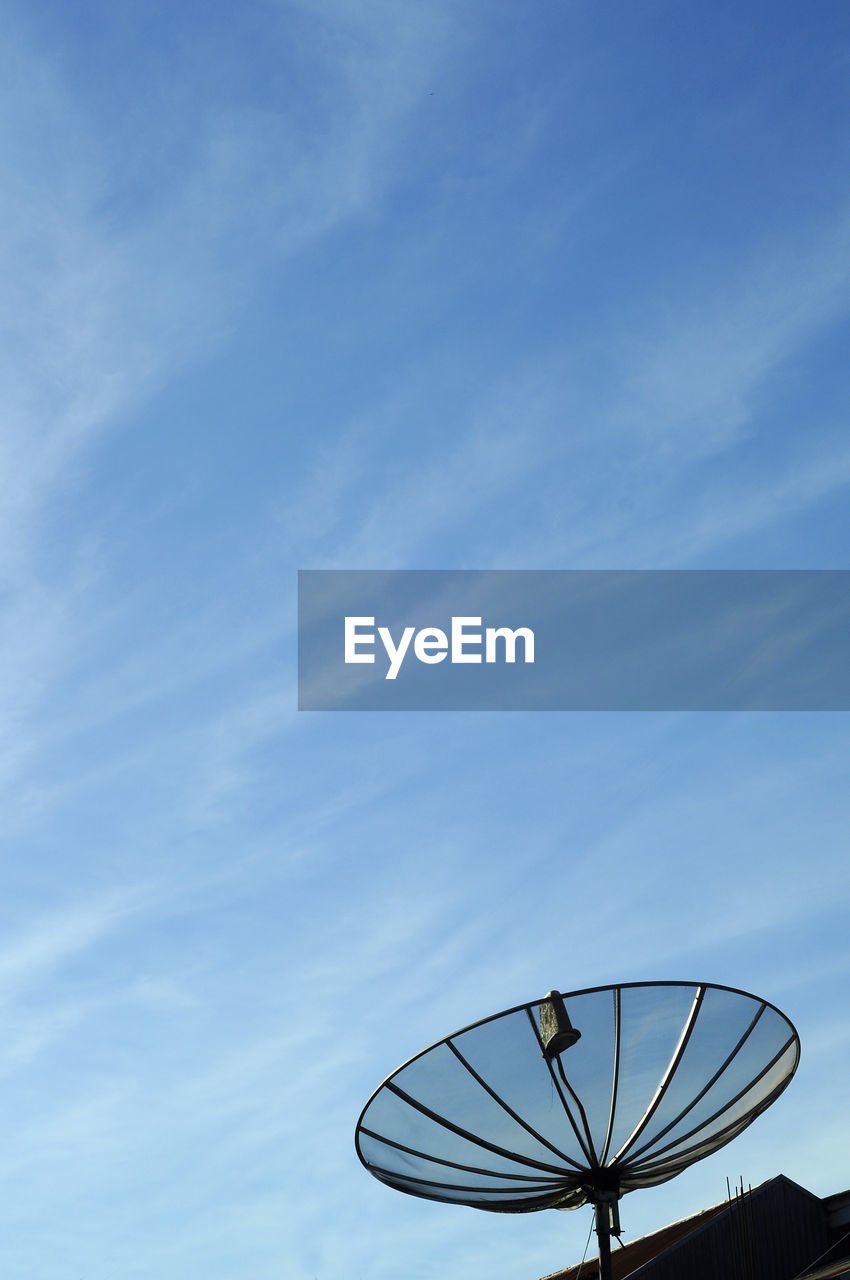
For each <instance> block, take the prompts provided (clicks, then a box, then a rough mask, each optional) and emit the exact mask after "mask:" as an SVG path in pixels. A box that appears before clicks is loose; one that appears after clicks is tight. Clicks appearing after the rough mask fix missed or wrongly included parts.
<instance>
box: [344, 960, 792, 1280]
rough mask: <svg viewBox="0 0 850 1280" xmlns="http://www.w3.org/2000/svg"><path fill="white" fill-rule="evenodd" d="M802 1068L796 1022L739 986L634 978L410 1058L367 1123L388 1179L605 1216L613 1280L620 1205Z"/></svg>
mask: <svg viewBox="0 0 850 1280" xmlns="http://www.w3.org/2000/svg"><path fill="white" fill-rule="evenodd" d="M799 1060H800V1041H799V1037H798V1036H797V1032H796V1031H795V1030H794V1027H793V1026H792V1025H791V1023H790V1022H789V1021H788V1019H787V1018H786V1017H785V1015H784V1014H782V1013H780V1012H779V1010H778V1009H776V1008H775V1007H774V1006H773V1005H772V1004H769V1003H768V1001H766V1000H761V999H759V998H758V997H757V996H752V995H748V994H747V993H746V992H745V991H737V990H735V989H734V988H732V987H722V986H716V985H714V984H713V983H693V982H652V983H648V982H630V983H622V984H621V985H619V986H616V987H593V988H590V989H588V990H585V991H574V992H571V993H570V994H569V995H561V994H560V992H558V991H550V992H549V993H548V995H546V996H545V997H544V999H542V1000H533V1001H531V1003H530V1004H521V1005H517V1006H516V1007H515V1008H513V1009H506V1010H505V1011H504V1012H503V1013H497V1014H494V1015H493V1016H491V1017H489V1018H484V1019H482V1020H481V1021H480V1022H474V1023H473V1024H472V1025H471V1026H469V1027H464V1028H463V1029H462V1030H460V1031H456V1032H454V1033H453V1034H452V1035H450V1036H447V1037H446V1038H445V1040H440V1041H439V1042H438V1043H437V1044H434V1045H432V1046H431V1047H430V1048H428V1049H425V1050H423V1051H422V1052H421V1053H419V1054H417V1055H416V1056H415V1057H413V1058H411V1059H410V1060H409V1061H408V1062H405V1063H404V1064H403V1065H402V1066H400V1067H399V1068H398V1070H396V1071H394V1072H393V1073H392V1075H390V1076H388V1077H387V1079H386V1080H385V1081H384V1083H383V1084H382V1085H380V1086H379V1088H378V1089H376V1091H375V1092H374V1093H373V1094H372V1097H371V1098H370V1099H369V1101H368V1102H367V1103H366V1106H365V1107H364V1108H363V1112H362V1113H361V1116H360V1119H359V1120H358V1122H357V1132H356V1136H355V1144H356V1147H357V1154H358V1156H359V1157H360V1160H361V1161H362V1163H363V1164H364V1165H365V1167H366V1168H367V1169H368V1170H369V1172H370V1173H371V1174H373V1175H374V1176H375V1177H376V1178H378V1179H380V1181H381V1182H386V1183H387V1184H388V1185H389V1186H391V1187H395V1188H396V1189H397V1190H398V1191H406V1192H407V1193H408V1194H409V1195H414V1196H424V1197H425V1198H426V1199H428V1200H443V1201H446V1202H450V1203H452V1204H464V1205H469V1206H471V1207H472V1208H475V1209H487V1210H490V1211H491V1212H495V1213H528V1212H531V1211H533V1210H535V1209H577V1208H579V1206H581V1205H585V1204H589V1205H592V1206H593V1209H594V1213H595V1219H596V1233H597V1235H598V1237H599V1275H600V1280H610V1276H611V1239H610V1238H611V1235H612V1234H613V1235H619V1233H620V1224H619V1215H618V1201H619V1199H620V1197H621V1196H623V1195H625V1194H626V1192H628V1191H637V1190H638V1189H639V1188H641V1187H653V1186H656V1185H657V1184H658V1183H660V1182H666V1181H667V1180H668V1179H669V1178H674V1177H675V1176H676V1174H678V1173H681V1172H682V1171H683V1170H684V1169H686V1168H687V1167H688V1165H690V1164H693V1163H694V1162H695V1161H696V1160H701V1159H702V1158H703V1157H704V1156H707V1155H711V1153H712V1152H714V1151H716V1150H717V1149H718V1148H719V1147H722V1146H724V1145H725V1143H727V1142H731V1140H732V1139H733V1138H735V1137H737V1135H738V1134H739V1133H741V1132H742V1130H744V1129H746V1127H747V1125H749V1124H751V1123H752V1121H753V1120H755V1118H756V1116H758V1115H760V1114H761V1112H762V1111H764V1110H765V1109H766V1108H767V1107H769V1106H770V1104H771V1102H773V1101H774V1099H776V1098H778V1097H779V1095H780V1093H782V1091H783V1089H784V1088H785V1086H786V1085H787V1084H788V1081H789V1080H790V1079H791V1077H792V1075H793V1074H794V1072H795V1070H796V1069H797V1063H798V1062H799Z"/></svg>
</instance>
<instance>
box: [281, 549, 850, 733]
mask: <svg viewBox="0 0 850 1280" xmlns="http://www.w3.org/2000/svg"><path fill="white" fill-rule="evenodd" d="M298 699H299V701H298V705H299V707H300V709H301V710H305V711H677V710H678V711H846V710H850V571H846V570H728V571H727V570H623V571H619V570H509V569H499V570H445V571H444V570H404V571H387V572H382V571H380V570H302V571H301V572H300V573H299V575H298Z"/></svg>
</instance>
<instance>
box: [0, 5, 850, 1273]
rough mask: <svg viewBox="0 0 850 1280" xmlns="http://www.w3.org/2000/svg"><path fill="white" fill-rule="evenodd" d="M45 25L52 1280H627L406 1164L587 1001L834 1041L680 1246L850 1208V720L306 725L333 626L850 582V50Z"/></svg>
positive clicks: (6, 621) (26, 804) (705, 1167)
mask: <svg viewBox="0 0 850 1280" xmlns="http://www.w3.org/2000/svg"><path fill="white" fill-rule="evenodd" d="M4 9H5V12H4V32H5V35H6V39H5V40H4V45H3V50H2V54H0V58H2V64H3V65H2V74H0V97H2V108H3V114H4V120H5V127H4V129H3V131H2V140H0V165H2V181H0V206H1V207H2V217H3V225H4V235H3V236H2V239H0V258H2V278H3V284H4V288H3V297H4V302H5V306H4V319H3V339H4V340H3V342H2V345H1V346H0V361H2V365H1V366H0V378H2V392H3V395H2V403H3V406H4V408H3V414H2V436H0V447H2V453H0V460H2V466H3V476H4V482H3V485H2V508H0V535H1V536H0V575H2V580H1V581H0V591H2V609H3V614H2V617H3V626H2V630H0V697H2V717H0V785H2V791H3V796H2V807H0V815H2V816H0V829H2V846H3V850H4V853H3V859H2V864H0V867H1V868H2V869H1V870H0V874H2V894H0V924H1V925H2V928H1V929H0V993H2V1026H0V1075H2V1081H1V1082H0V1083H2V1089H0V1113H1V1114H2V1132H3V1145H2V1152H0V1189H1V1190H2V1194H0V1257H2V1259H3V1272H4V1274H5V1275H8V1276H12V1277H18V1276H20V1277H22V1278H23V1277H27V1280H67V1278H69V1277H70V1278H72V1280H76V1278H77V1277H80V1278H81V1280H82V1278H85V1280H101V1278H103V1280H106V1278H107V1277H110V1278H111V1277H113V1276H115V1275H116V1274H121V1275H122V1276H124V1277H125V1278H126V1280H136V1278H137V1277H138V1278H139V1280H141V1278H142V1277H144V1278H145V1280H149V1277H151V1276H167V1277H171V1278H173V1280H184V1278H186V1280H189V1278H194V1277H197V1276H204V1277H205V1280H222V1278H224V1277H232V1276H234V1275H239V1276H242V1277H250V1280H271V1278H272V1277H275V1278H279V1277H286V1278H287V1280H289V1278H292V1280H330V1278H331V1277H334V1278H336V1277H350V1278H351V1280H360V1278H361V1277H363V1278H364V1280H365V1277H367V1276H368V1277H369V1280H395V1277H397V1276H398V1275H399V1274H401V1273H402V1272H403V1273H404V1274H405V1275H406V1276H408V1277H410V1280H425V1277H432V1276H433V1275H435V1274H440V1275H444V1276H452V1277H454V1276H457V1277H461V1276H467V1275H470V1274H473V1275H474V1274H481V1273H482V1272H483V1271H485V1270H486V1272H487V1274H488V1275H489V1276H492V1277H493V1280H516V1278H517V1277H520V1276H528V1277H530V1278H533V1277H536V1276H541V1275H543V1274H545V1273H546V1272H549V1271H553V1270H555V1269H556V1268H557V1267H559V1266H563V1265H566V1264H567V1263H568V1262H571V1261H575V1260H577V1259H578V1258H579V1257H580V1256H581V1253H582V1250H583V1248H584V1243H585V1240H586V1237H587V1232H588V1229H589V1226H590V1222H589V1215H588V1214H587V1213H586V1212H582V1213H575V1214H554V1213H545V1214H538V1215H530V1216H529V1217H523V1218H514V1217H506V1218H501V1217H498V1216H491V1215H485V1214H478V1213H475V1212H474V1211H471V1210H465V1209H457V1208H452V1207H444V1206H439V1205H432V1204H428V1203H426V1202H420V1201H415V1200H412V1199H410V1198H408V1197H405V1196H401V1195H397V1194H395V1193H394V1192H392V1191H390V1190H388V1189H387V1188H385V1187H383V1186H381V1185H379V1184H378V1183H377V1182H375V1181H374V1180H373V1179H370V1178H369V1177H368V1176H367V1175H366V1174H365V1173H364V1172H363V1170H362V1169H361V1168H360V1166H359V1164H358V1163H357V1160H356V1156H355V1153H354V1147H353V1131H354V1125H355V1122H356V1119H357V1116H358V1114H359V1111H360V1108H361V1107H362V1105H363V1103H364V1102H365V1101H366V1099H367V1097H368V1096H369V1094H370V1092H371V1091H372V1089H373V1088H374V1087H375V1086H376V1085H377V1084H378V1083H379V1082H380V1080H381V1079H382V1078H383V1076H384V1075H385V1074H387V1073H388V1072H389V1071H390V1070H392V1069H393V1068H394V1067H395V1066H397V1065H398V1064H399V1063H400V1062H401V1061H402V1060H403V1059H404V1058H406V1057H408V1056H409V1055H410V1054H412V1053H414V1052H416V1051H417V1050H419V1049H420V1048H423V1047H424V1046H425V1045H426V1044H428V1043H430V1042H431V1041H433V1040H436V1039H439V1038H440V1037H442V1036H443V1035H445V1034H447V1033H448V1032H449V1031H451V1030H453V1029H455V1028H457V1027H459V1026H461V1025H463V1024H466V1023H468V1022H470V1021H473V1020H475V1019H477V1018H479V1017H483V1016H485V1015H486V1014H489V1013H491V1012H494V1011H496V1010H498V1009H500V1008H504V1007H507V1006H509V1005H511V1004H514V1003H518V1002H521V1001H525V1000H532V999H536V998H538V997H539V996H541V995H542V994H544V993H545V992H546V991H547V990H549V989H550V988H551V987H553V986H557V987H560V988H561V989H562V990H565V991H568V990H570V989H574V988H577V987H581V986H587V985H595V984H600V983H605V982H611V981H630V980H646V979H657V978H686V979H700V980H707V981H713V982H726V983H730V984H732V985H735V986H739V987H743V988H745V989H748V990H752V991H755V992H757V993H758V994H760V995H763V996H764V997H766V998H767V999H769V1000H771V1001H773V1002H774V1003H776V1004H777V1005H778V1006H779V1007H780V1008H781V1009H783V1011H785V1012H786V1013H787V1014H788V1015H789V1016H790V1017H791V1019H792V1021H793V1022H794V1023H795V1024H796V1025H797V1027H798V1029H799V1030H800V1033H801V1038H802V1041H803V1061H802V1064H801V1067H800V1070H799V1072H798V1076H797V1078H796V1080H795V1081H794V1082H793V1083H792V1085H791V1087H790V1089H789V1091H788V1093H787V1094H786V1095H785V1096H784V1097H783V1098H782V1099H781V1100H780V1102H778V1103H777V1105H776V1106H775V1107H774V1108H773V1109H772V1110H771V1111H770V1112H768V1113H767V1114H766V1115H765V1116H764V1117H762V1118H761V1119H760V1120H759V1121H758V1122H757V1123H756V1125H754V1126H753V1128H752V1129H751V1130H748V1131H747V1133H746V1134H744V1135H743V1136H742V1137H741V1138H739V1139H738V1140H737V1141H736V1143H735V1146H734V1147H731V1148H729V1149H727V1150H725V1151H723V1152H720V1153H718V1154H716V1155H715V1156H713V1157H711V1158H710V1159H708V1160H707V1161H704V1162H703V1163H702V1164H700V1165H697V1166H695V1167H694V1168H693V1169H691V1170H690V1171H689V1172H688V1173H686V1174H684V1175H683V1176H681V1177H680V1178H679V1179H678V1180H677V1181H676V1182H673V1183H670V1184H668V1185H667V1186H665V1187H661V1188H657V1189H655V1190H653V1191H651V1192H646V1193H643V1194H642V1195H635V1196H632V1197H629V1198H627V1199H626V1200H625V1201H624V1203H623V1206H622V1221H623V1227H624V1231H625V1233H626V1235H627V1236H628V1237H633V1236H635V1235H638V1234H641V1233H642V1232H644V1231H646V1230H650V1229H653V1228H654V1227H656V1226H659V1225H661V1224H663V1223H664V1222H666V1221H669V1220H671V1219H672V1218H675V1217H678V1216H682V1215H683V1214H685V1213H687V1212H689V1211H691V1210H695V1209H697V1208H699V1207H701V1206H702V1205H704V1204H705V1203H707V1202H714V1201H716V1200H719V1199H721V1198H722V1197H723V1195H724V1194H725V1179H726V1177H727V1176H729V1177H730V1179H733V1180H734V1179H736V1178H737V1177H738V1175H739V1174H743V1176H744V1179H745V1181H748V1182H751V1183H752V1184H754V1185H755V1183H757V1182H758V1181H761V1180H762V1179H764V1178H766V1177H770V1176H772V1175H773V1174H775V1173H777V1172H784V1173H786V1174H787V1175H788V1176H790V1177H792V1178H794V1179H796V1180H797V1181H799V1182H801V1183H803V1185H805V1186H807V1187H809V1188H811V1189H812V1190H814V1191H816V1192H819V1193H821V1194H827V1193H829V1192H832V1191H836V1190H839V1189H841V1188H844V1187H846V1186H847V1185H848V1183H850V1171H848V1167H847V1163H846V1158H845V1153H846V1147H847V1142H846V1130H845V1129H844V1126H845V1124H846V1078H847V1059H848V1049H850V1021H848V1014H847V998H846V992H847V987H848V978H850V972H848V971H849V970H850V956H848V946H847V926H846V920H847V905H848V892H849V891H850V860H848V857H847V831H848V819H850V788H848V785H847V781H848V779H847V774H848V766H847V762H848V759H850V750H848V748H850V727H848V721H847V717H846V716H845V715H842V714H832V715H815V714H800V713H795V714H793V715H792V714H787V715H782V714H770V715H768V714H764V715H756V714H749V715H748V714H712V715H685V714H679V715H675V714H664V715H660V714H652V715H649V714H647V715H613V714H601V713H600V714H596V715H594V714H582V715H569V714H563V715H561V714H552V715H542V714H537V715H535V714H519V713H517V714H504V715H500V714H496V713H488V714H479V715H474V714H432V715H429V714H401V713H398V714H385V715H381V714H378V713H373V714H369V713H364V714H354V715H334V714H306V713H301V714H299V713H298V712H297V711H296V688H295V684H296V643H295V639H296V638H295V603H296V594H295V592H296V571H297V569H299V568H451V567H461V568H766V569H772V568H846V567H848V565H847V532H848V521H847V509H848V486H850V440H848V433H847V408H848V405H847V390H848V379H847V372H846V351H847V347H848V337H850V295H848V289H847V277H848V266H850V219H848V214H850V191H848V182H847V175H848V172H850V163H848V162H850V130H848V128H847V125H848V106H850V89H849V88H848V83H849V82H848V75H847V72H848V63H850V11H848V9H847V6H846V5H844V4H842V3H838V2H836V3H832V2H831V0H825V2H824V3H821V4H818V5H816V6H811V7H808V8H806V7H804V6H801V5H792V4H783V3H773V4H770V5H768V4H752V5H749V6H746V7H745V9H743V10H742V9H741V8H739V7H737V6H731V5H726V4H716V5H710V6H709V5H704V6H698V5H696V4H689V5H681V4H673V3H660V2H656V0H648V2H647V3H645V4H641V5H632V4H627V3H625V2H622V3H620V2H617V3H613V4H611V5H600V4H593V3H589V2H587V3H585V2H582V3H570V2H566V0H558V2H557V3H555V2H554V0H540V2H539V3H537V4H535V5H517V4H509V3H503V2H502V0H490V2H489V3H486V4H484V3H479V2H477V0H471V2H470V3H467V4H464V5H449V4H445V3H442V2H441V0H429V3H420V2H419V0H407V3H405V4H404V5H403V6H401V5H393V4H389V3H387V2H386V0H358V2H357V3H355V0H292V2H285V0H279V2H275V0H246V3H244V4H239V5H236V4H232V5H225V4H220V3H219V4H203V5H202V4H200V3H194V2H192V0H190V2H188V3H184V4H181V5H179V6H173V5H165V4H160V3H152V2H149V3H146V4H141V3H132V2H129V0H128V2H121V3H117V4H112V5H107V4H105V3H103V0H92V2H91V3H86V2H85V0H80V3H77V4H75V5H73V6H67V5H65V4H61V3H58V0H54V2H53V3H51V2H50V0H47V2H46V3H44V4H42V5H40V6H37V7H35V8H32V9H26V10H25V9H24V7H23V6H22V5H15V4H12V5H8V6H4ZM402 1260H403V1261H402Z"/></svg>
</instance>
